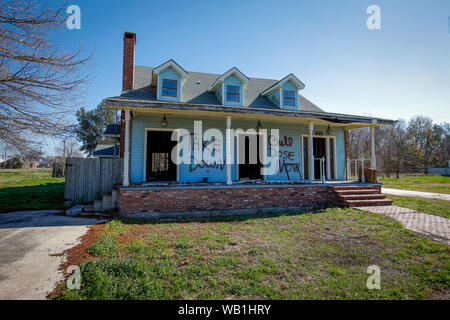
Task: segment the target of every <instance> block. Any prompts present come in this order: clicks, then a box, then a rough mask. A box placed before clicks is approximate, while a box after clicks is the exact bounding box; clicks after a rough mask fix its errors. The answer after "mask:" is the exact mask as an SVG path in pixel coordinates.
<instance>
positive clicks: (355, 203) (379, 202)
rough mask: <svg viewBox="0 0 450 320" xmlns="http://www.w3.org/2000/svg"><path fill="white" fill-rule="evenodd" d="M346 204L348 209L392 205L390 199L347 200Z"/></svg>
mask: <svg viewBox="0 0 450 320" xmlns="http://www.w3.org/2000/svg"><path fill="white" fill-rule="evenodd" d="M346 202H347V204H348V205H349V206H350V207H365V206H390V205H391V204H392V200H390V199H366V200H347V201H346Z"/></svg>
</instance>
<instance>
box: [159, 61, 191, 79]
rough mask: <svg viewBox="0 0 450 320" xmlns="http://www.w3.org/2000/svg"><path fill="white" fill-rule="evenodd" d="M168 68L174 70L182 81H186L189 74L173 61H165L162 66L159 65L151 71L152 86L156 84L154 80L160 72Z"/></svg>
mask: <svg viewBox="0 0 450 320" xmlns="http://www.w3.org/2000/svg"><path fill="white" fill-rule="evenodd" d="M168 68H172V69H173V70H175V71H176V72H177V73H178V74H179V75H180V77H181V78H182V79H187V78H188V77H189V73H188V72H187V71H186V70H184V69H183V68H182V67H181V66H180V65H179V64H178V63H176V62H175V60H173V59H170V60H169V61H166V62H164V63H163V64H161V65H159V66H157V67H156V68H154V69H153V71H152V84H153V85H155V84H156V83H157V82H156V78H157V77H158V75H159V74H160V73H161V72H162V71H164V70H166V69H168Z"/></svg>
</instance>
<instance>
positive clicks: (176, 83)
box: [161, 79, 178, 98]
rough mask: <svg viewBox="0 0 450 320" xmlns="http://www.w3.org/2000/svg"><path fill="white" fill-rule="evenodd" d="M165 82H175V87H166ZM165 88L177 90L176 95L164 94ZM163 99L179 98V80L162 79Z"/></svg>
mask: <svg viewBox="0 0 450 320" xmlns="http://www.w3.org/2000/svg"><path fill="white" fill-rule="evenodd" d="M164 80H168V81H175V87H168V86H164ZM164 88H167V89H175V95H174V96H170V95H167V94H164ZM161 97H169V98H178V80H176V79H161Z"/></svg>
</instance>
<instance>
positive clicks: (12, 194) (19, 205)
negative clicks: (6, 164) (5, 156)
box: [0, 169, 64, 211]
mask: <svg viewBox="0 0 450 320" xmlns="http://www.w3.org/2000/svg"><path fill="white" fill-rule="evenodd" d="M63 206H64V178H52V177H51V170H50V169H30V172H29V173H27V171H26V170H25V169H11V170H8V169H0V211H8V210H28V209H60V208H62V207H63Z"/></svg>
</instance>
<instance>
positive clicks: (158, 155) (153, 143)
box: [146, 131, 177, 181]
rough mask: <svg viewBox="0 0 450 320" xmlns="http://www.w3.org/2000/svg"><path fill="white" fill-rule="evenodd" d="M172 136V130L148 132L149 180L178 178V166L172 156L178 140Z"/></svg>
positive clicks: (147, 175) (172, 179)
mask: <svg viewBox="0 0 450 320" xmlns="http://www.w3.org/2000/svg"><path fill="white" fill-rule="evenodd" d="M171 136H172V132H171V131H148V132H147V167H146V178H147V181H154V180H166V181H167V180H171V181H175V180H177V166H176V164H174V163H173V162H172V158H171V153H172V149H173V148H174V147H175V146H176V144H177V142H176V141H172V140H171Z"/></svg>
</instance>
